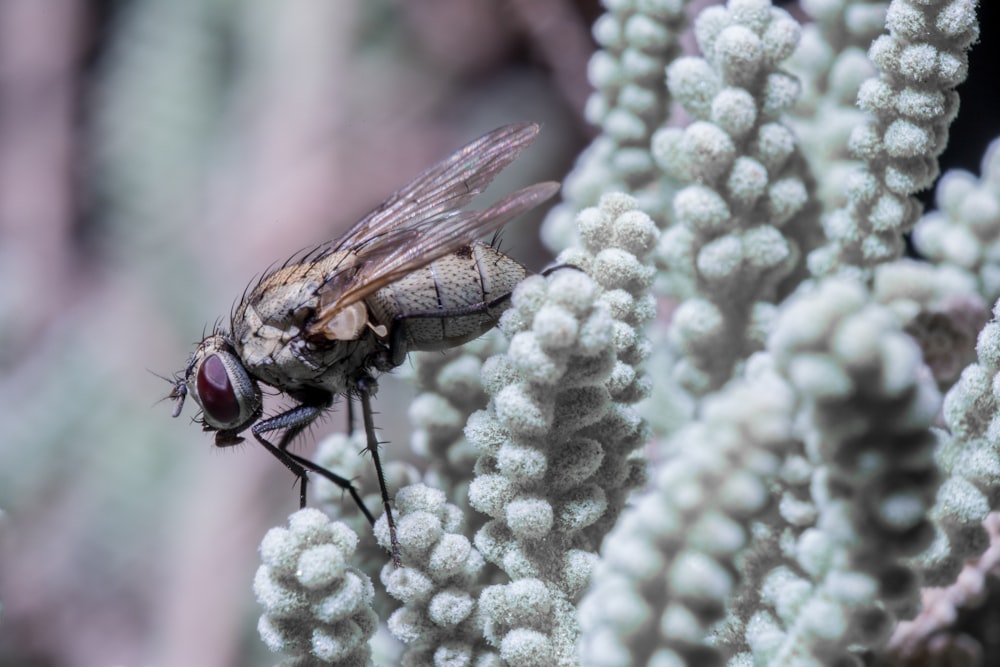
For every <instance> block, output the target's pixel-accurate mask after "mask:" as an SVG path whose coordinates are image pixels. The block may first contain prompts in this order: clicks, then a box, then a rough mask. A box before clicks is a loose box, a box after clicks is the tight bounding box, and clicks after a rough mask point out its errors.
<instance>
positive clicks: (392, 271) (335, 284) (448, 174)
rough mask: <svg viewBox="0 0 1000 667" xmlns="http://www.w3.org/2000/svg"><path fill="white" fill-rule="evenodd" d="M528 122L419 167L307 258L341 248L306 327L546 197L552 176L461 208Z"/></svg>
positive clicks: (519, 145)
mask: <svg viewBox="0 0 1000 667" xmlns="http://www.w3.org/2000/svg"><path fill="white" fill-rule="evenodd" d="M538 132H539V127H538V125H536V124H535V123H515V124H511V125H505V126H503V127H499V128H497V129H495V130H493V131H492V132H489V133H487V134H485V135H483V136H482V137H480V138H479V139H476V140H475V141H473V142H472V143H470V144H467V145H466V146H463V147H462V148H460V149H459V150H457V151H455V152H454V153H452V154H451V155H450V156H449V157H447V158H445V159H444V160H442V161H441V162H439V163H438V164H436V165H434V166H432V167H430V168H429V169H427V170H425V171H424V172H423V173H421V174H420V175H419V176H417V177H416V178H415V179H413V181H411V182H410V183H409V184H408V185H406V186H404V187H403V188H402V189H400V190H399V191H397V192H396V193H395V194H393V195H392V196H391V197H390V198H389V199H388V200H387V201H386V202H385V203H383V204H382V205H381V206H379V207H378V208H377V209H375V210H374V211H372V212H371V213H369V214H368V215H366V216H365V217H364V218H362V219H361V220H360V221H358V222H357V223H356V224H355V225H354V226H353V227H351V229H350V230H349V231H348V232H347V233H346V234H345V235H344V236H343V237H342V238H340V239H338V240H337V241H335V242H333V243H331V244H329V245H328V246H327V247H326V248H324V249H322V250H321V251H320V252H319V253H318V254H317V255H314V256H313V258H311V259H312V260H313V261H319V260H320V259H322V258H324V257H326V256H328V255H330V254H331V253H334V252H341V253H342V258H343V259H342V260H341V261H339V262H338V264H337V268H335V269H334V270H332V271H331V272H330V273H329V274H328V275H326V276H325V277H324V283H323V285H322V286H321V287H320V288H319V290H318V295H319V298H320V304H319V308H318V309H317V312H316V315H315V317H314V321H313V324H312V325H311V326H310V328H309V333H310V334H311V335H322V334H323V331H324V329H325V327H326V325H327V324H329V322H330V320H331V319H332V318H333V317H334V315H336V314H337V312H338V311H340V310H341V309H343V308H346V307H347V306H350V305H351V304H352V303H356V302H357V301H359V300H361V299H364V298H365V297H367V296H369V295H370V294H372V293H374V292H376V291H378V290H379V289H381V288H382V287H385V286H386V285H388V284H390V283H393V282H395V281H397V280H399V279H400V278H402V277H404V276H406V275H407V274H409V273H412V272H413V271H415V270H417V269H419V268H422V267H424V266H426V265H428V264H430V263H431V262H433V261H434V260H436V259H440V258H441V257H443V256H445V255H447V254H448V253H450V252H452V251H454V250H456V249H458V248H460V247H462V246H464V245H468V244H470V243H472V242H473V241H475V240H476V239H478V238H479V237H481V236H483V235H485V234H487V233H489V232H491V231H493V230H495V229H498V228H499V227H501V226H503V225H504V224H506V223H507V222H509V221H510V220H512V219H513V218H515V217H516V216H518V215H520V214H521V213H523V212H525V211H528V210H530V209H532V208H534V207H535V206H537V205H538V204H540V203H542V202H543V201H545V200H546V199H548V198H549V197H551V196H552V195H553V194H555V192H556V191H557V190H558V189H559V185H558V184H557V183H539V184H537V185H533V186H530V187H527V188H524V189H522V190H518V191H517V192H514V193H512V194H510V195H508V196H506V197H504V198H503V199H501V200H500V201H499V202H497V203H496V204H494V205H493V206H491V207H490V208H488V209H485V210H481V211H461V210H459V209H461V208H462V207H463V206H465V205H467V204H468V203H469V202H470V201H471V200H472V198H473V197H475V196H476V195H477V194H479V193H481V192H482V191H483V190H485V189H486V187H487V186H488V185H489V184H490V182H491V181H492V180H493V178H494V177H495V176H496V175H497V174H498V173H500V171H502V170H503V169H504V167H506V166H507V165H509V164H510V163H511V162H513V161H514V160H515V159H516V158H517V156H518V155H520V154H521V151H523V150H524V149H525V148H526V147H527V146H529V145H530V144H531V143H532V142H533V141H534V140H535V138H536V137H537V136H538Z"/></svg>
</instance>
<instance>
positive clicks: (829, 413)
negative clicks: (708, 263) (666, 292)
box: [745, 279, 940, 665]
mask: <svg viewBox="0 0 1000 667" xmlns="http://www.w3.org/2000/svg"><path fill="white" fill-rule="evenodd" d="M767 349H768V352H769V353H770V354H771V355H772V356H773V358H774V360H775V363H776V366H777V368H778V369H779V371H780V372H781V373H782V375H783V376H784V377H785V378H786V379H787V380H788V381H789V382H790V384H791V386H792V387H793V388H794V390H795V391H796V392H797V394H798V396H799V399H798V401H799V408H798V409H799V412H800V414H799V415H798V416H797V417H796V418H795V424H796V431H797V432H796V435H797V437H799V438H801V439H802V441H803V443H804V445H805V450H804V452H805V456H806V461H807V462H808V465H809V466H811V467H812V472H811V475H810V476H811V479H810V481H809V485H808V488H809V494H810V496H811V502H812V504H813V505H814V508H815V509H814V513H813V514H812V516H814V523H813V525H812V526H811V527H808V528H806V529H805V530H804V531H803V532H801V533H800V534H799V536H798V538H797V540H796V542H795V545H794V552H793V553H794V555H795V560H796V561H797V564H798V566H799V567H800V568H801V570H802V572H803V573H804V574H805V576H802V575H797V574H793V573H792V572H791V571H790V570H785V569H778V570H775V571H773V572H771V573H770V574H769V575H768V577H767V578H765V581H764V586H763V587H762V588H761V591H760V601H761V602H762V603H764V604H765V608H761V609H758V610H757V611H756V613H755V614H754V616H753V618H752V620H751V621H750V622H749V623H748V624H747V626H746V629H745V633H746V634H745V638H746V642H747V644H748V645H749V646H750V647H751V648H752V650H753V654H754V658H755V659H756V660H764V661H766V662H767V664H774V665H785V664H799V663H797V662H796V659H797V658H796V656H806V655H808V656H811V659H813V660H815V661H816V662H817V664H829V663H831V662H837V661H841V660H848V661H850V660H854V659H855V658H853V657H852V655H851V653H850V651H849V647H850V646H851V645H860V646H868V647H872V648H878V647H879V646H881V645H883V644H884V643H885V641H887V639H888V633H889V632H890V630H891V628H892V624H893V623H894V621H895V620H896V619H897V618H898V617H900V616H907V615H909V614H912V613H913V611H914V610H915V609H916V608H917V606H918V605H919V594H918V589H917V585H918V582H919V576H918V574H917V573H916V572H915V571H914V570H913V569H911V567H910V566H909V565H908V564H907V562H906V559H907V558H908V557H912V556H914V555H916V554H918V553H920V552H921V551H923V550H925V549H926V548H927V547H928V546H929V545H930V543H931V540H932V538H933V534H934V530H933V527H932V525H931V523H930V521H929V519H928V515H929V512H930V509H931V507H932V505H933V504H934V500H935V494H936V493H937V491H938V480H939V478H938V475H937V468H936V466H935V461H934V447H935V445H936V439H935V437H934V436H933V434H932V433H931V431H930V430H929V427H930V425H931V424H932V423H933V422H934V420H935V417H936V415H937V413H938V410H939V407H940V396H939V393H938V391H937V387H936V385H935V384H934V382H933V378H932V377H931V376H930V373H929V372H928V371H927V369H926V367H925V366H924V365H923V362H922V359H921V355H920V351H919V348H918V347H917V345H916V343H915V342H914V341H913V340H912V339H911V338H909V337H908V336H906V335H905V334H904V332H903V331H902V327H901V323H900V321H899V319H898V318H897V317H896V316H895V314H894V313H893V312H892V310H890V309H889V308H887V307H885V306H882V305H880V304H877V303H876V302H874V301H873V300H872V298H871V295H870V294H869V293H868V292H867V291H866V289H865V288H864V287H863V286H862V285H860V284H858V283H856V282H854V281H851V280H846V279H842V280H834V279H827V280H824V281H821V282H819V283H818V284H813V285H809V286H806V287H804V288H803V289H801V290H800V291H799V292H798V293H796V294H795V295H794V296H793V297H792V298H791V299H789V300H788V301H787V302H786V303H785V304H784V305H783V306H782V307H781V309H780V310H779V314H778V319H777V321H776V323H775V327H774V331H773V333H772V334H771V336H770V338H769V341H768V348H767ZM903 457H905V461H906V465H905V466H899V465H898V461H900V460H901V459H902V458H903ZM799 477H800V478H801V474H800V475H799ZM769 581H770V582H771V583H770V584H768V582H769ZM778 581H780V582H781V583H780V585H778V584H777V583H775V582H778ZM789 596H792V597H789ZM845 664H846V663H845Z"/></svg>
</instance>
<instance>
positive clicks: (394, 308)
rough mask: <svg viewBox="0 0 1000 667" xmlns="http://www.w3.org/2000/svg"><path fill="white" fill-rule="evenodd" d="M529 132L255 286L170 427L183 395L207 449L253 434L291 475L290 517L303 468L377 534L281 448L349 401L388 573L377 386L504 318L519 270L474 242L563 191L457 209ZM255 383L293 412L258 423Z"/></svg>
mask: <svg viewBox="0 0 1000 667" xmlns="http://www.w3.org/2000/svg"><path fill="white" fill-rule="evenodd" d="M538 132H539V126H538V125H536V124H534V123H518V124H512V125H505V126H503V127H500V128H497V129H495V130H493V131H492V132H489V133H487V134H485V135H484V136H482V137H480V138H479V139H477V140H475V141H473V142H472V143H470V144H467V145H466V146H464V147H462V148H460V149H459V150H458V151H456V152H455V153H453V154H452V155H450V156H449V157H447V158H445V159H444V160H443V161H441V162H439V163H438V164H436V165H434V166H433V167H430V168H429V169H427V170H425V171H424V172H423V173H421V174H420V175H418V176H417V177H416V178H415V179H413V181H411V182H410V183H409V184H408V185H406V186H404V187H403V188H402V189H400V190H399V191H397V192H396V193H395V194H393V195H392V196H391V197H390V198H389V199H388V200H386V201H385V202H384V203H383V204H382V205H380V206H379V207H378V208H376V209H375V210H373V211H372V212H371V213H369V214H368V215H366V216H365V217H364V218H362V219H361V220H360V221H358V222H357V223H356V224H355V225H354V226H353V227H351V229H350V230H349V231H348V232H347V233H346V234H344V235H343V236H342V237H341V238H340V239H338V240H336V241H330V242H328V243H324V244H322V245H320V246H319V247H317V248H315V249H313V250H312V251H311V252H309V253H307V254H306V255H304V256H298V257H293V258H292V259H290V260H288V261H287V262H285V264H284V265H282V266H281V267H280V268H278V269H275V270H273V271H270V272H268V273H267V274H266V275H264V277H263V278H261V280H260V281H259V282H258V283H257V284H256V285H255V286H254V288H253V289H252V290H249V293H248V294H244V297H243V298H242V299H241V301H240V303H239V304H238V305H237V306H236V308H235V309H234V310H233V313H232V315H231V317H230V322H229V328H228V329H227V328H223V327H216V329H215V330H214V331H213V332H212V334H211V335H209V336H207V337H206V338H205V339H204V340H202V341H201V342H200V343H199V344H198V346H197V347H196V348H195V351H194V354H192V355H191V358H190V360H189V361H188V364H187V366H186V368H185V369H184V370H183V371H182V372H180V373H178V374H176V375H175V377H174V380H173V383H174V387H173V390H172V391H171V392H170V395H169V397H170V398H173V399H176V404H175V406H174V411H173V416H175V417H176V416H178V415H179V414H180V413H181V409H182V408H183V406H184V399H185V397H186V396H188V395H189V394H190V395H191V396H192V397H193V398H194V400H195V402H197V403H198V405H199V406H200V407H201V413H200V416H199V417H198V418H197V420H198V421H199V422H200V423H201V424H202V426H203V428H204V430H205V431H211V432H214V433H215V444H216V446H217V447H229V446H231V445H235V444H237V443H240V442H242V441H243V437H242V436H241V435H240V434H241V433H242V432H243V431H245V430H247V429H248V428H249V429H250V432H251V433H252V434H253V437H254V438H255V439H256V440H257V442H259V443H260V444H261V445H263V446H264V448H265V449H267V450H268V451H269V452H270V453H271V454H273V455H274V456H275V457H276V458H277V459H278V460H279V461H281V462H282V463H283V464H284V465H285V467H286V468H288V469H289V470H291V471H292V473H294V474H295V475H296V476H297V477H298V479H299V505H300V507H305V504H306V485H307V471H313V472H316V473H318V474H320V475H322V476H324V477H326V478H328V479H329V480H330V481H332V482H333V483H335V484H337V485H338V486H340V487H341V488H342V489H344V490H346V491H347V492H349V493H350V494H351V497H352V498H353V499H354V501H355V502H356V503H357V504H358V506H359V507H360V508H361V511H362V512H364V514H365V516H366V517H367V519H368V520H369V521H370V522H371V523H374V522H375V519H374V517H373V516H372V514H371V513H370V512H369V511H368V509H367V508H366V507H365V506H364V503H362V501H361V497H360V495H359V494H358V492H357V490H356V489H355V488H354V486H353V485H352V484H351V482H350V480H348V479H345V478H343V477H341V476H339V475H337V474H335V473H332V472H330V471H328V470H326V469H325V468H323V467H321V466H319V465H316V464H315V463H313V462H312V461H310V460H309V459H307V458H304V457H302V456H299V455H298V454H295V453H293V452H290V451H289V450H288V446H289V445H290V444H291V442H292V441H293V440H294V439H295V437H296V436H298V435H299V434H301V433H302V432H303V431H304V430H305V429H306V428H308V427H309V425H310V424H312V423H313V422H314V421H315V420H316V418H317V417H319V416H320V415H321V414H322V413H323V412H324V411H325V410H327V409H328V408H330V407H331V406H332V405H333V402H334V400H335V399H336V398H337V397H338V396H344V397H346V400H347V401H348V407H350V405H351V400H352V399H357V400H358V401H359V402H360V403H361V413H362V421H363V424H364V428H365V434H366V436H367V450H368V452H369V453H370V454H371V455H372V461H373V462H374V464H375V471H376V475H377V477H378V482H379V487H380V491H381V493H382V503H383V505H384V507H385V513H386V521H387V523H388V527H389V535H390V540H391V544H392V559H393V562H394V563H395V564H396V565H397V566H398V565H399V564H400V560H399V547H398V544H397V542H396V528H395V523H394V521H393V518H392V512H391V510H390V507H389V494H388V492H387V491H386V487H385V480H384V477H383V474H382V464H381V462H380V460H379V456H378V445H379V442H378V440H377V438H376V436H375V427H374V421H373V416H372V415H373V413H372V408H371V397H372V396H373V395H374V394H375V391H376V389H377V384H376V380H375V378H376V377H377V375H378V374H379V373H384V372H386V371H390V370H392V369H393V368H395V367H397V366H399V365H400V364H401V363H403V360H404V359H405V358H406V355H407V354H408V353H409V352H411V351H414V350H442V349H447V348H450V347H454V346H456V345H460V344H462V343H465V342H467V341H469V340H472V339H474V338H477V337H479V336H481V335H482V334H484V333H486V332H487V331H488V330H490V329H491V328H493V327H494V326H495V325H496V323H497V321H498V319H499V317H500V315H501V314H502V313H503V312H504V310H506V309H507V308H508V307H509V302H510V294H511V292H512V291H513V289H514V287H515V286H516V285H517V283H518V282H520V281H521V280H522V279H523V278H524V276H525V274H526V269H525V267H524V266H523V265H521V264H520V263H519V262H517V261H515V260H513V259H511V258H510V257H508V256H506V255H505V254H503V253H501V252H500V251H499V250H497V249H496V248H495V247H493V246H492V245H490V244H486V243H482V242H480V241H478V240H477V239H479V238H480V237H482V236H484V235H485V234H488V233H490V232H495V231H496V230H498V229H499V228H500V227H502V226H503V225H504V224H506V223H507V222H509V221H511V220H512V219H514V218H515V217H517V216H518V215H520V214H522V213H524V212H526V211H529V210H531V209H533V208H535V207H536V206H538V205H539V204H541V203H542V202H544V201H546V200H547V199H549V198H550V197H552V196H553V195H554V194H555V193H556V191H557V190H558V189H559V184H558V183H554V182H545V183H537V184H535V185H531V186H529V187H526V188H523V189H520V190H517V191H516V192H513V193H511V194H509V195H507V196H505V197H503V198H502V199H500V201H498V202H497V203H495V204H493V205H492V206H490V207H488V208H485V209H481V210H463V208H464V207H465V206H466V205H467V204H469V202H470V201H471V200H472V199H473V198H474V197H475V196H476V195H478V194H480V193H481V192H482V191H483V190H485V189H486V187H487V186H488V185H489V183H490V182H491V181H492V180H493V178H494V177H495V176H496V175H497V174H498V173H500V171H501V170H503V169H504V167H506V166H507V165H509V164H510V163H511V162H513V161H514V159H516V158H517V156H518V155H519V154H520V153H521V151H522V150H524V149H525V148H526V147H527V146H529V145H530V144H531V143H532V142H533V141H534V140H535V138H536V137H537V136H538ZM261 384H264V385H267V386H270V387H274V388H275V389H277V390H279V391H280V392H283V393H285V394H287V395H288V396H289V397H291V398H292V399H293V400H294V401H295V402H296V404H295V405H294V406H293V407H291V408H289V409H287V410H285V411H283V412H281V413H280V414H277V415H274V416H271V417H265V416H264V415H263V406H262V400H261V389H260V386H261ZM273 432H280V437H278V439H277V441H276V443H273V442H271V441H270V440H269V439H268V438H267V437H265V435H266V434H269V433H273Z"/></svg>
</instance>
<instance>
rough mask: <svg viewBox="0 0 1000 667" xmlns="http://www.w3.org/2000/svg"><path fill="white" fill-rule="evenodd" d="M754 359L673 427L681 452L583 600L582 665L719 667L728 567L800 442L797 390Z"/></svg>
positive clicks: (732, 575)
mask: <svg viewBox="0 0 1000 667" xmlns="http://www.w3.org/2000/svg"><path fill="white" fill-rule="evenodd" d="M751 366H752V367H753V370H752V372H751V373H750V374H749V375H748V377H747V379H745V380H744V381H741V382H737V383H734V384H732V385H730V386H729V387H728V388H727V389H726V390H725V391H723V392H718V393H715V394H713V395H712V397H711V398H710V399H709V400H706V402H705V404H704V410H703V413H702V417H701V419H700V420H698V421H695V422H692V423H690V424H689V425H688V426H686V427H684V428H683V429H681V430H680V431H678V432H677V433H676V434H674V436H673V437H672V439H671V440H672V443H671V444H669V445H668V446H667V449H668V450H669V451H672V452H674V455H673V457H672V458H671V459H670V460H669V461H668V462H667V463H666V464H665V465H663V466H662V467H661V468H660V470H659V472H658V474H657V475H656V477H655V479H654V480H653V486H652V489H651V490H650V491H649V492H648V493H646V494H644V495H643V496H642V497H640V498H639V499H638V500H637V501H636V502H635V503H634V504H633V506H632V507H631V508H630V509H629V510H627V511H626V512H625V513H624V514H623V515H622V519H621V521H620V522H619V523H618V525H617V526H616V527H615V529H614V530H613V531H611V533H610V534H609V535H608V537H607V539H606V540H605V542H604V547H603V549H602V560H601V563H600V565H599V566H598V569H597V570H596V572H595V574H594V582H593V586H592V588H591V590H590V591H589V592H588V594H587V596H586V597H585V598H584V599H583V601H582V602H581V605H580V617H581V627H582V629H583V634H582V640H581V644H580V652H579V655H580V660H581V663H582V664H584V665H588V666H591V665H592V666H595V667H596V666H601V667H618V666H621V667H625V666H626V665H647V664H648V665H653V664H677V665H692V666H693V665H707V664H721V660H722V653H721V652H720V651H718V650H717V649H715V648H712V647H710V646H709V645H708V644H707V643H705V638H706V636H707V635H708V633H709V630H710V629H711V628H712V626H713V625H714V624H715V623H716V622H718V621H719V620H720V619H721V614H722V611H723V609H724V608H725V607H726V605H727V604H728V601H729V599H730V597H731V596H732V594H733V593H734V591H735V589H736V587H737V585H738V583H739V579H738V577H739V575H738V572H737V571H735V570H734V569H733V568H732V566H731V563H732V562H733V559H734V558H735V557H736V555H737V554H739V553H741V552H742V551H743V550H744V549H745V548H746V547H747V546H748V544H749V543H750V540H751V536H750V522H751V521H752V520H754V519H755V517H757V516H758V515H759V514H760V512H762V511H763V510H765V509H766V508H767V507H768V506H769V503H770V498H771V491H770V490H769V486H770V485H771V484H772V481H771V480H773V479H774V478H775V477H776V476H777V475H778V472H779V467H780V465H781V460H782V458H783V456H784V454H785V449H786V448H787V446H788V444H789V443H791V442H793V437H792V435H793V422H792V419H793V416H794V414H795V405H796V396H795V392H794V391H793V390H792V387H791V386H790V385H789V383H788V382H787V381H786V380H784V379H782V378H781V377H780V376H779V375H777V374H776V373H775V372H774V370H773V368H771V362H770V360H769V359H768V358H766V357H765V356H763V355H758V357H757V358H755V360H754V362H753V363H752V364H751ZM668 658H669V660H668ZM663 660H668V662H667V663H661V662H660V661H663Z"/></svg>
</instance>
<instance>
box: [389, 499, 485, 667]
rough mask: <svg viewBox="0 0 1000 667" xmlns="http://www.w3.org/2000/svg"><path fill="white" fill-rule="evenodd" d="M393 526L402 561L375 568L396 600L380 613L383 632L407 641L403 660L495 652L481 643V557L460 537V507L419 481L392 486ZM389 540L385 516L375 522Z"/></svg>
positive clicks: (428, 661)
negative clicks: (388, 613)
mask: <svg viewBox="0 0 1000 667" xmlns="http://www.w3.org/2000/svg"><path fill="white" fill-rule="evenodd" d="M395 516H396V530H397V536H398V539H399V547H400V556H401V559H402V561H403V565H404V566H403V567H395V566H394V565H393V564H392V563H391V562H389V563H386V564H385V566H384V567H383V568H382V572H381V577H380V578H381V581H382V583H383V585H384V586H385V590H386V592H387V593H388V594H389V595H390V596H392V597H393V598H395V599H397V600H399V601H400V602H402V603H403V606H402V607H400V608H398V609H397V610H396V611H394V612H393V613H392V615H391V616H390V617H389V619H388V626H389V630H390V632H392V634H393V635H394V636H395V637H396V638H397V639H399V640H400V641H402V642H404V643H405V644H407V648H406V651H405V653H404V654H403V656H402V659H401V661H402V664H404V665H432V664H433V665H448V664H467V665H471V664H480V663H482V664H489V663H490V661H491V660H493V659H495V657H496V655H497V654H496V652H495V651H491V650H490V649H488V648H486V647H484V646H483V645H482V641H481V639H482V632H483V631H482V627H481V625H482V623H481V621H480V620H479V612H478V611H477V606H478V601H477V597H478V593H479V589H480V588H481V587H482V584H481V582H480V578H481V576H482V571H483V567H484V565H485V562H484V560H483V558H482V556H480V555H479V552H478V551H476V549H475V548H473V546H472V544H471V543H470V542H469V539H468V538H467V537H465V535H464V534H463V531H464V530H465V523H464V515H463V513H462V511H461V510H460V509H459V508H458V507H456V506H455V505H452V504H450V503H447V502H445V494H444V492H442V491H440V490H438V489H433V488H430V487H428V486H425V485H423V484H413V485H410V486H406V487H404V488H402V489H400V490H399V491H398V492H397V494H396V498H395ZM375 534H376V536H377V537H378V539H379V542H380V543H381V544H382V545H383V546H384V547H385V548H388V547H389V532H388V525H387V524H386V522H385V517H384V515H383V517H382V518H381V519H379V521H378V522H377V523H376V525H375Z"/></svg>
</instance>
